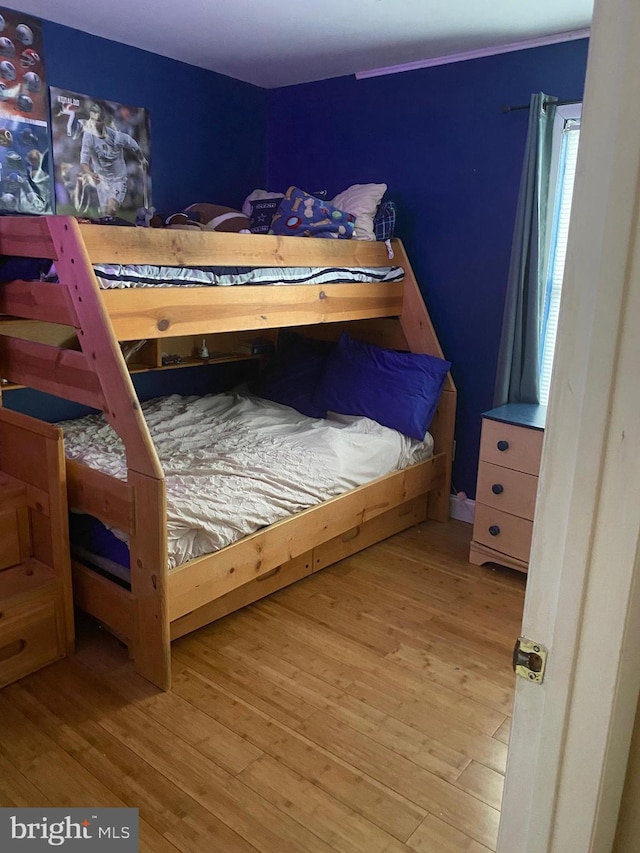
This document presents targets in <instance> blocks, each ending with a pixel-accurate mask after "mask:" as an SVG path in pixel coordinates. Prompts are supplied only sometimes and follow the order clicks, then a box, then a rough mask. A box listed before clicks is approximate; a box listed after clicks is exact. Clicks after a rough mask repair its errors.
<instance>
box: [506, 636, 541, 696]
mask: <svg viewBox="0 0 640 853" xmlns="http://www.w3.org/2000/svg"><path fill="white" fill-rule="evenodd" d="M547 654H548V652H547V649H546V648H545V647H544V646H543V645H541V644H540V643H536V642H534V641H533V640H528V639H527V638H526V637H518V639H517V640H516V644H515V647H514V649H513V671H514V672H515V673H516V675H520V676H521V677H522V678H526V679H527V681H534V682H535V683H536V684H540V683H541V682H542V679H543V678H544V668H545V665H546V663H547Z"/></svg>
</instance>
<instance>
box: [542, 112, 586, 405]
mask: <svg viewBox="0 0 640 853" xmlns="http://www.w3.org/2000/svg"><path fill="white" fill-rule="evenodd" d="M581 110H582V105H581V104H568V105H562V106H559V107H557V109H556V118H555V124H554V131H553V133H554V142H553V156H552V165H551V170H552V171H551V174H552V181H551V186H552V190H551V193H552V195H551V197H550V198H549V211H550V217H551V221H550V223H549V228H548V233H549V234H550V240H549V247H548V254H547V257H548V267H547V285H546V289H545V298H544V304H543V315H542V331H541V342H540V365H539V369H540V402H541V403H542V404H543V405H545V406H546V405H547V402H548V400H549V386H550V384H551V371H552V369H553V355H554V351H555V345H556V332H557V329H558V313H559V310H560V295H561V292H562V279H563V276H564V261H565V256H566V252H567V236H568V234H569V218H570V215H571V201H572V198H573V182H574V178H575V173H576V162H577V157H578V142H579V139H580V117H581ZM553 176H556V179H555V180H554V179H553Z"/></svg>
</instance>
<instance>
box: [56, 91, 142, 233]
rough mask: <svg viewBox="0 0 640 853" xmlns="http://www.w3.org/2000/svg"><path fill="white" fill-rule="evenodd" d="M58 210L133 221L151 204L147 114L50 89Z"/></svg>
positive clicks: (108, 102) (82, 215)
mask: <svg viewBox="0 0 640 853" xmlns="http://www.w3.org/2000/svg"><path fill="white" fill-rule="evenodd" d="M49 96H50V100H51V138H52V145H53V164H54V176H55V197H56V212H57V213H59V214H62V215H70V216H80V217H85V218H87V219H103V218H109V219H113V218H115V219H123V220H126V221H128V222H134V221H135V218H136V211H137V210H138V209H139V208H141V207H144V208H149V207H151V177H150V174H149V158H150V126H149V113H148V111H147V110H145V109H144V108H143V107H132V106H127V105H125V104H118V103H115V102H114V101H106V100H103V99H100V98H93V97H91V96H90V95H81V94H79V93H77V92H70V91H68V90H67V89H58V88H56V87H54V86H51V87H50V88H49Z"/></svg>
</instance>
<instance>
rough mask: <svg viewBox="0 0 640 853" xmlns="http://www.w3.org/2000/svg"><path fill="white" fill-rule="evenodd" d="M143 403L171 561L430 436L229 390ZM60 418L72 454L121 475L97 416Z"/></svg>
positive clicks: (383, 464) (363, 478) (298, 505)
mask: <svg viewBox="0 0 640 853" xmlns="http://www.w3.org/2000/svg"><path fill="white" fill-rule="evenodd" d="M142 409H143V411H144V415H145V418H146V420H147V423H148V425H149V429H150V431H151V434H152V436H153V439H154V442H155V446H156V448H157V451H158V455H159V457H160V461H161V463H162V465H163V467H164V471H165V474H166V486H167V514H168V539H169V566H170V568H175V567H176V566H179V565H180V564H182V563H183V562H186V561H187V560H190V559H192V558H194V557H198V556H200V555H202V554H207V553H211V552H213V551H217V550H218V549H220V548H223V547H225V546H226V545H229V544H230V543H232V542H235V541H236V540H238V539H240V538H242V537H243V536H246V535H247V534H249V533H253V532H254V531H256V530H258V529H259V528H261V527H265V526H267V525H269V524H272V523H273V522H275V521H278V520H279V519H282V518H285V517H287V516H289V515H291V514H293V513H296V512H299V511H301V510H303V509H305V508H307V507H310V506H313V505H314V504H317V503H320V502H321V501H323V500H326V499H328V498H331V497H334V496H336V495H338V494H341V493H343V492H345V491H348V490H349V489H352V488H355V487H356V486H359V485H362V484H363V483H366V482H368V481H370V480H373V479H375V478H376V477H380V476H382V475H383V474H388V473H390V472H392V471H395V470H398V469H400V468H403V467H406V466H407V465H411V464H413V463H414V462H419V461H422V460H424V459H427V458H429V457H430V456H431V455H432V453H433V441H432V439H431V436H430V435H428V434H427V436H426V437H425V440H424V442H418V441H416V440H414V439H411V438H408V437H407V436H405V435H402V434H401V433H399V432H396V431H395V430H392V429H388V428H387V427H383V426H380V424H378V423H376V422H375V421H372V420H370V419H368V418H363V417H354V416H345V415H334V414H330V416H329V417H328V418H326V419H321V418H317V419H314V418H308V417H306V416H305V415H301V414H300V413H299V412H297V411H296V410H295V409H291V408H289V407H288V406H282V405H279V404H278V403H272V402H269V401H267V400H263V399H261V398H259V397H253V396H250V395H243V394H238V393H235V392H232V393H227V394H215V395H208V396H206V397H181V396H178V395H173V396H170V397H163V398H157V399H155V400H150V401H149V402H147V403H144V404H143V405H142ZM61 425H62V426H63V427H64V437H65V452H66V455H67V456H68V457H69V458H71V459H75V460H79V461H81V462H84V463H85V464H87V465H89V466H91V467H92V468H97V469H99V470H101V471H105V472H106V473H108V474H111V475H112V476H115V477H118V478H120V479H123V480H124V479H126V475H127V471H126V459H125V454H124V447H123V445H122V443H121V441H120V439H119V438H118V436H117V435H116V434H115V433H114V432H113V430H112V429H111V427H109V425H108V424H107V423H106V422H105V420H104V418H103V417H102V415H90V416H88V417H85V418H81V419H78V420H73V421H66V422H64V423H62V424H61ZM113 532H114V533H116V535H118V536H119V537H120V538H121V539H125V536H124V534H123V533H122V532H119V531H115V530H114V531H113Z"/></svg>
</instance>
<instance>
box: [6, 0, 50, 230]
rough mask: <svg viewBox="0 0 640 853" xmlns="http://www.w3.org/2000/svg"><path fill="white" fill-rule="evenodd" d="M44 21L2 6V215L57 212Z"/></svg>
mask: <svg viewBox="0 0 640 853" xmlns="http://www.w3.org/2000/svg"><path fill="white" fill-rule="evenodd" d="M48 107H49V103H48V100H47V85H46V75H45V68H44V58H43V47H42V27H41V24H40V21H39V20H37V19H36V18H32V17H30V16H29V15H23V14H22V12H14V11H13V10H12V9H4V8H1V7H0V211H5V212H11V213H53V201H54V200H53V181H52V176H51V156H50V150H49V145H50V143H49V122H48Z"/></svg>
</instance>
